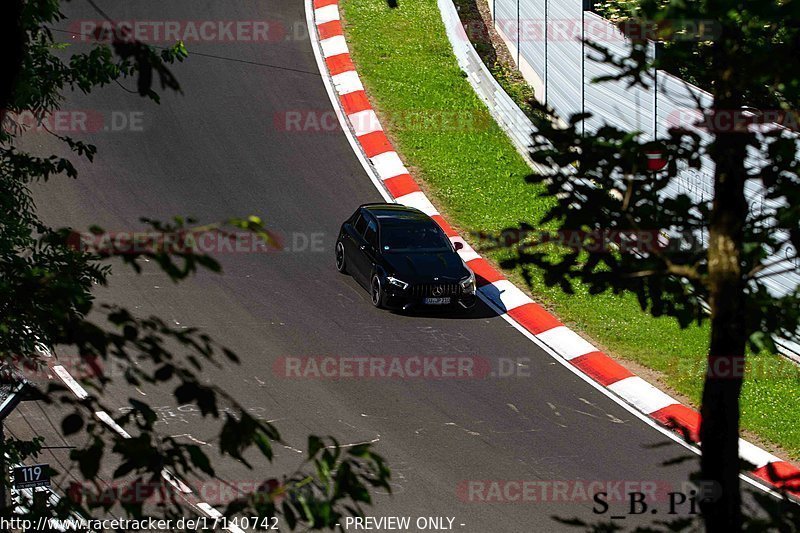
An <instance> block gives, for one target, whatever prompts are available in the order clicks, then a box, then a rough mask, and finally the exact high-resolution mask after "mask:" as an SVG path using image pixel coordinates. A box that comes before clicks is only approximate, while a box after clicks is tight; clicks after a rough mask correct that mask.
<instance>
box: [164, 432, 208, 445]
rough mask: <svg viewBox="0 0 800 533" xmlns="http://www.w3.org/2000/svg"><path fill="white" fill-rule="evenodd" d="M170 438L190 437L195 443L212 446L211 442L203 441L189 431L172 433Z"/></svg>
mask: <svg viewBox="0 0 800 533" xmlns="http://www.w3.org/2000/svg"><path fill="white" fill-rule="evenodd" d="M170 438H172V439H180V438H184V439H188V440H190V441H192V442H194V443H197V444H200V445H201V446H211V444H209V443H207V442H205V441H202V440H200V439H196V438H194V437H192V436H191V435H190V434H189V433H181V434H180V435H170Z"/></svg>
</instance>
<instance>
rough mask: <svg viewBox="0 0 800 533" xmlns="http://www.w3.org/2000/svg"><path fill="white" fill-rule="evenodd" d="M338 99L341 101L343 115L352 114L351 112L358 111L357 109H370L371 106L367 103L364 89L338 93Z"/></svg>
mask: <svg viewBox="0 0 800 533" xmlns="http://www.w3.org/2000/svg"><path fill="white" fill-rule="evenodd" d="M339 100H340V101H341V102H342V108H343V109H344V114H345V115H352V114H353V113H358V112H359V111H366V110H367V109H372V106H370V105H369V100H368V99H367V93H365V92H364V91H353V92H351V93H347V94H344V95H340V96H339Z"/></svg>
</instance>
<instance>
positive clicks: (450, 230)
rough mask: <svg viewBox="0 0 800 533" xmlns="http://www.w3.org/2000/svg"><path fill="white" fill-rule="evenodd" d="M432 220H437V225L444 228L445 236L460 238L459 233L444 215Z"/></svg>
mask: <svg viewBox="0 0 800 533" xmlns="http://www.w3.org/2000/svg"><path fill="white" fill-rule="evenodd" d="M431 218H432V219H433V220H435V221H436V223H437V224H439V227H440V228H442V230H443V231H444V234H445V235H447V236H448V237H459V234H458V232H456V230H454V229H453V227H452V226H451V225H450V224H448V223H447V221H446V220H445V219H444V217H443V216H442V215H433V216H432V217H431Z"/></svg>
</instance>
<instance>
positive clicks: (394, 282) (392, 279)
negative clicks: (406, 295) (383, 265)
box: [386, 276, 408, 290]
mask: <svg viewBox="0 0 800 533" xmlns="http://www.w3.org/2000/svg"><path fill="white" fill-rule="evenodd" d="M386 281H388V282H389V284H390V285H394V286H395V287H400V289H402V290H406V289H407V288H408V283H406V282H405V281H403V280H401V279H397V278H395V277H394V276H387V277H386Z"/></svg>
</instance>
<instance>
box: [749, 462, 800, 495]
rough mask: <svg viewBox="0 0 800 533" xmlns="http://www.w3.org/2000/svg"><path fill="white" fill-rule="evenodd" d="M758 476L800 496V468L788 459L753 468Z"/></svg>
mask: <svg viewBox="0 0 800 533" xmlns="http://www.w3.org/2000/svg"><path fill="white" fill-rule="evenodd" d="M752 474H753V475H754V476H756V477H757V478H761V479H763V480H765V481H769V482H770V483H772V484H773V485H775V486H777V487H778V488H779V489H784V490H786V492H790V493H792V494H794V495H795V496H800V469H798V468H797V467H796V466H794V465H793V464H790V463H787V462H786V461H775V462H774V463H769V464H766V465H764V466H762V467H761V468H757V469H756V470H753V472H752Z"/></svg>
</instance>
